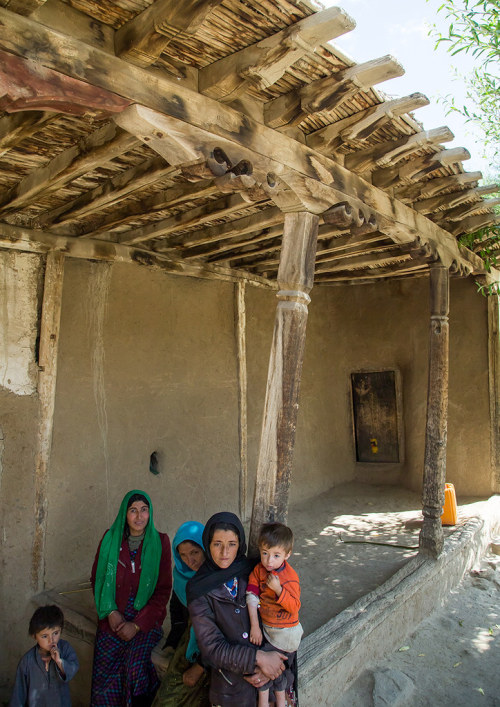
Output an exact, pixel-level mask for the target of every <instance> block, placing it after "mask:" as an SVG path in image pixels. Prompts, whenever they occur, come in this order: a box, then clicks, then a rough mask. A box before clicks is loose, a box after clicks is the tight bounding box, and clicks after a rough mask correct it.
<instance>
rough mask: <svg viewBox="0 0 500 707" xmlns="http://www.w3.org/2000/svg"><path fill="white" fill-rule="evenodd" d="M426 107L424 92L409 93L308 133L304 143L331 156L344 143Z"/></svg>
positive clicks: (363, 138)
mask: <svg viewBox="0 0 500 707" xmlns="http://www.w3.org/2000/svg"><path fill="white" fill-rule="evenodd" d="M428 105H429V99H428V98H427V96H424V94H423V93H412V94H411V95H409V96H404V97H403V98H395V99H394V100H392V101H384V102H383V103H380V104H379V105H377V106H373V107H371V108H366V109H365V110H362V111H359V113H354V115H350V116H348V117H347V118H343V119H342V120H337V121H336V122H335V123H333V124H332V125H327V126H326V127H324V128H320V129H319V130H316V131H315V132H313V133H310V134H309V135H308V136H307V137H306V143H307V145H308V146H309V147H311V148H312V149H313V150H318V152H321V153H323V154H331V153H332V151H333V150H335V149H336V148H338V147H339V146H340V145H341V144H342V143H343V142H349V141H351V140H366V138H368V137H370V135H372V134H373V133H374V132H375V131H376V130H378V129H379V128H380V127H382V126H383V125H385V124H386V123H387V122H388V121H389V120H392V119H393V118H395V117H397V116H400V115H404V114H405V113H409V112H410V111H414V110H417V109H418V108H422V107H423V106H428Z"/></svg>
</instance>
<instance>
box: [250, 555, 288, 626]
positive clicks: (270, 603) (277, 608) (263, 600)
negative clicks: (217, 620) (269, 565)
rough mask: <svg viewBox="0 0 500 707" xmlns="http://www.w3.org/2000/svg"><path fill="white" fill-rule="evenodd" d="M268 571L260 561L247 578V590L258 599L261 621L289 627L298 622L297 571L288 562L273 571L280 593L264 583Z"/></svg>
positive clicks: (271, 624)
mask: <svg viewBox="0 0 500 707" xmlns="http://www.w3.org/2000/svg"><path fill="white" fill-rule="evenodd" d="M268 574H269V573H268V571H267V570H266V569H265V568H264V566H263V565H262V563H261V562H259V564H258V565H257V566H256V567H255V568H254V569H253V570H252V573H251V574H250V577H249V578H248V586H247V592H252V594H255V595H256V596H258V597H259V599H260V610H259V611H260V615H261V618H262V623H263V624H265V625H266V626H274V627H275V628H289V627H290V626H296V625H297V624H298V623H299V609H300V584H299V577H298V575H297V572H296V571H295V570H294V569H293V568H292V567H290V565H289V564H288V562H284V563H283V564H282V566H281V567H280V568H279V569H278V570H276V571H275V572H273V574H275V575H276V576H277V577H278V579H279V581H280V584H281V594H280V595H279V597H278V596H276V592H274V591H273V590H272V589H270V588H269V587H268V586H267V584H266V578H267V575H268Z"/></svg>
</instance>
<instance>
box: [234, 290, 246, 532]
mask: <svg viewBox="0 0 500 707" xmlns="http://www.w3.org/2000/svg"><path fill="white" fill-rule="evenodd" d="M245 289H246V284H245V282H237V283H236V290H235V296H236V302H235V309H236V346H237V360H238V416H239V439H240V497H239V514H240V518H241V520H242V521H245V520H246V517H247V483H248V454H247V452H248V435H247V347H246V308H245Z"/></svg>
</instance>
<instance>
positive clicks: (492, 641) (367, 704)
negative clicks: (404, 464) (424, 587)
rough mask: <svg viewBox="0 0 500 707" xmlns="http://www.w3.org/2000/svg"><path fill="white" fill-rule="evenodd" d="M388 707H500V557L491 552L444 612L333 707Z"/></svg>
mask: <svg viewBox="0 0 500 707" xmlns="http://www.w3.org/2000/svg"><path fill="white" fill-rule="evenodd" d="M495 549H498V552H500V545H496V546H495ZM389 706H390V707H431V706H432V707H476V706H477V707H500V556H499V555H497V554H494V553H493V552H491V551H490V552H488V554H487V555H485V556H484V558H483V560H482V561H481V563H480V565H479V566H478V567H477V568H475V569H474V570H472V571H471V572H470V573H468V574H467V575H466V577H465V578H464V579H463V581H462V583H461V584H460V585H459V587H457V589H456V590H454V591H452V592H451V593H450V596H449V600H448V601H447V603H446V605H445V606H443V607H440V608H438V609H437V610H436V611H435V612H434V613H433V614H431V615H430V616H429V618H427V619H426V620H425V621H424V622H422V623H421V624H420V625H419V627H418V628H417V630H416V631H415V633H413V634H412V635H411V636H410V637H409V638H408V639H407V640H406V641H405V642H404V644H402V645H401V646H400V648H399V649H398V650H397V651H395V652H394V653H392V654H390V655H388V656H387V657H386V659H385V660H383V661H381V662H379V663H377V664H374V665H371V666H367V669H366V671H364V672H363V673H362V674H361V676H360V677H359V678H358V679H357V681H356V682H355V683H354V684H353V685H352V686H351V687H350V689H349V690H348V691H347V692H346V693H345V694H344V695H343V697H342V698H341V699H340V700H339V701H337V702H336V703H335V705H334V706H332V707H389Z"/></svg>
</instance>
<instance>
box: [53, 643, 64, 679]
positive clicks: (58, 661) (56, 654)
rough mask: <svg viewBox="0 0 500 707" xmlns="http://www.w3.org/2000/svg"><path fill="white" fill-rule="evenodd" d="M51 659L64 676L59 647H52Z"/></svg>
mask: <svg viewBox="0 0 500 707" xmlns="http://www.w3.org/2000/svg"><path fill="white" fill-rule="evenodd" d="M50 657H51V658H52V660H53V661H54V663H55V664H56V665H57V667H58V668H59V672H61V673H62V674H63V675H64V668H63V663H62V660H61V655H60V653H59V648H58V647H57V646H52V648H51V649H50Z"/></svg>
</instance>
